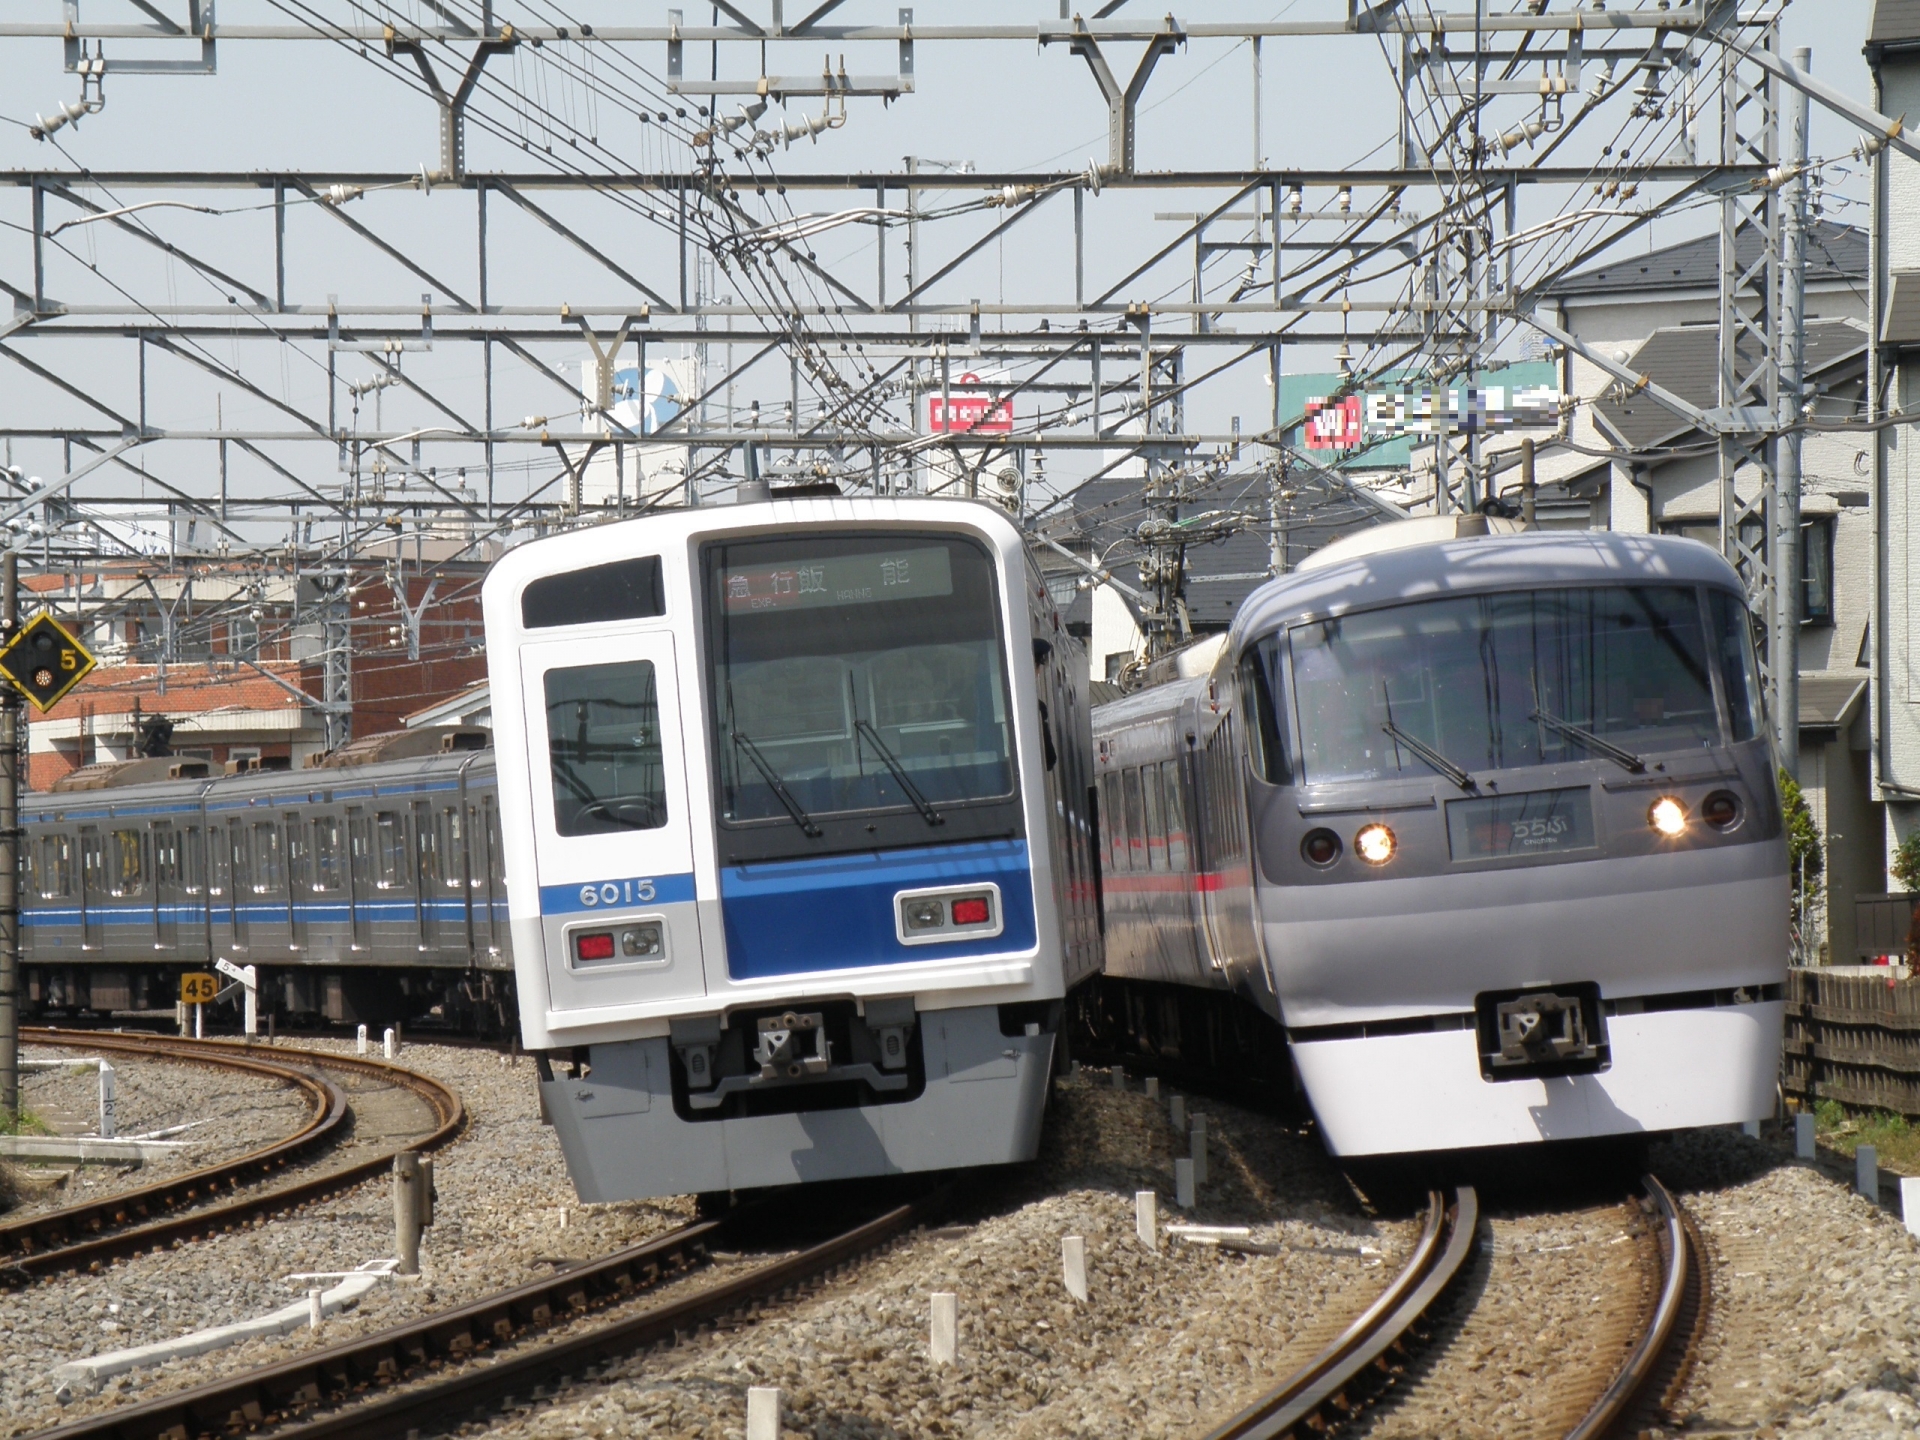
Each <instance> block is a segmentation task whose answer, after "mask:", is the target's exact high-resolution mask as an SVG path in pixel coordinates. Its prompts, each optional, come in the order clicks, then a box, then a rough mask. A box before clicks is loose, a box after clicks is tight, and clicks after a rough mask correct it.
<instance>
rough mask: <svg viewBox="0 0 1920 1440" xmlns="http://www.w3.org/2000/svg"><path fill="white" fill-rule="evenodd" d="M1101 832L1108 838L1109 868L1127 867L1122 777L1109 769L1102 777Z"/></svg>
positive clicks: (1121, 868) (1122, 868)
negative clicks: (1122, 817)
mask: <svg viewBox="0 0 1920 1440" xmlns="http://www.w3.org/2000/svg"><path fill="white" fill-rule="evenodd" d="M1099 809H1100V833H1101V835H1103V836H1104V837H1105V838H1106V846H1107V868H1108V869H1109V870H1124V869H1126V868H1127V837H1126V832H1125V831H1124V830H1123V829H1122V828H1121V814H1120V777H1119V776H1118V775H1115V774H1113V773H1112V772H1111V771H1109V772H1108V773H1107V774H1105V775H1102V776H1101V777H1100V806H1099Z"/></svg>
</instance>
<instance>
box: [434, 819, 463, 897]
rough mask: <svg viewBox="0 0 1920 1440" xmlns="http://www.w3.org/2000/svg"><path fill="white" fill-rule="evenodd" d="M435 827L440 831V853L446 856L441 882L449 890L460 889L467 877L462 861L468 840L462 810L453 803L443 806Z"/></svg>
mask: <svg viewBox="0 0 1920 1440" xmlns="http://www.w3.org/2000/svg"><path fill="white" fill-rule="evenodd" d="M435 828H436V829H438V831H439V849H440V853H441V854H442V855H443V856H445V857H446V862H445V864H444V866H443V867H442V870H443V873H442V874H441V877H440V879H441V883H442V884H444V885H445V886H446V888H447V889H449V890H458V889H460V888H461V886H462V884H463V883H464V881H465V878H466V867H465V866H464V865H462V864H461V863H460V856H461V853H462V849H461V847H462V845H463V844H464V842H465V840H466V827H465V825H464V823H463V821H462V817H461V814H460V811H459V810H458V809H457V808H456V807H454V806H451V805H449V806H444V807H442V809H441V811H440V817H439V820H438V822H437V824H436V827H435Z"/></svg>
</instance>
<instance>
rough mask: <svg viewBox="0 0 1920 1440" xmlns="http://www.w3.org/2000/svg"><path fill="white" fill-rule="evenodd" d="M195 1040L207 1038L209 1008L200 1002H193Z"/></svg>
mask: <svg viewBox="0 0 1920 1440" xmlns="http://www.w3.org/2000/svg"><path fill="white" fill-rule="evenodd" d="M193 1038H194V1039H196V1040H204V1039H206V1038H207V1007H206V1005H205V1004H203V1003H202V1002H201V1001H198V1000H196V1001H194V1002H193Z"/></svg>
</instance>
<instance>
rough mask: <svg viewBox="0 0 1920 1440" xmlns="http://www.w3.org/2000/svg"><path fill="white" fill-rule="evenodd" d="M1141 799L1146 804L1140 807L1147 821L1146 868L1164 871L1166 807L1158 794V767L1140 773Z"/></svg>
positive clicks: (1165, 857)
mask: <svg viewBox="0 0 1920 1440" xmlns="http://www.w3.org/2000/svg"><path fill="white" fill-rule="evenodd" d="M1140 790H1141V798H1142V799H1143V800H1144V801H1145V802H1146V803H1145V805H1144V806H1143V807H1142V808H1143V809H1144V810H1145V812H1146V819H1147V868H1148V869H1149V870H1164V869H1166V868H1167V820H1166V806H1165V804H1164V801H1163V797H1162V795H1161V793H1160V767H1159V766H1158V765H1147V766H1144V767H1142V769H1141V771H1140Z"/></svg>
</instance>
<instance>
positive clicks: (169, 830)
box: [153, 825, 180, 889]
mask: <svg viewBox="0 0 1920 1440" xmlns="http://www.w3.org/2000/svg"><path fill="white" fill-rule="evenodd" d="M153 883H154V884H156V885H160V886H164V887H167V888H169V889H171V888H172V887H174V886H177V885H178V884H179V883H180V834H179V832H178V831H177V830H175V829H174V828H173V827H172V826H171V825H156V826H154V827H153Z"/></svg>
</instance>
